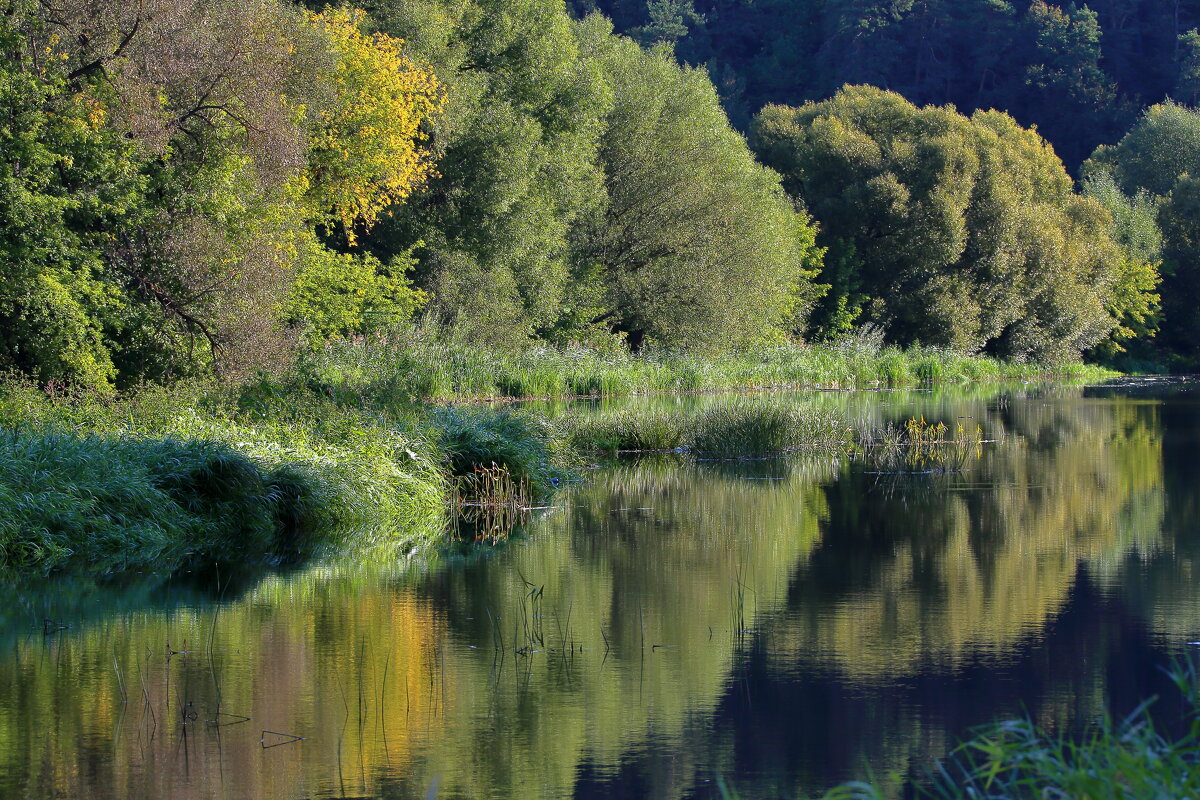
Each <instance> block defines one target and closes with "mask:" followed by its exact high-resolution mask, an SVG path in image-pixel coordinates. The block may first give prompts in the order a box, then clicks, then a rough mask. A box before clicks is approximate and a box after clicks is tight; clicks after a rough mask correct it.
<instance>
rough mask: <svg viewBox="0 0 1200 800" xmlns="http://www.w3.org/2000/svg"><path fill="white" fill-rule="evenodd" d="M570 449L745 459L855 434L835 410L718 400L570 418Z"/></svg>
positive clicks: (839, 441) (846, 440)
mask: <svg viewBox="0 0 1200 800" xmlns="http://www.w3.org/2000/svg"><path fill="white" fill-rule="evenodd" d="M567 426H568V428H569V436H570V440H571V442H572V443H573V446H574V447H576V448H578V449H580V450H582V451H585V452H597V451H598V452H609V453H611V452H646V451H667V450H676V451H685V452H687V453H690V454H691V455H694V456H696V457H699V458H718V459H726V458H745V457H755V456H766V455H775V454H779V453H784V452H787V451H789V450H796V449H800V448H817V447H821V448H828V447H834V448H843V449H844V448H846V447H848V446H849V445H850V443H851V442H852V441H853V438H854V433H853V431H852V430H850V427H849V425H848V424H847V423H846V422H845V421H844V420H843V419H842V418H841V417H840V416H838V415H837V414H836V413H835V412H833V411H831V410H829V409H821V408H815V407H809V406H797V405H795V404H791V403H786V402H781V401H776V400H772V399H768V398H756V399H749V398H735V399H731V400H722V401H720V402H717V403H715V404H712V405H709V406H706V407H704V408H702V409H700V410H698V411H695V412H690V411H683V410H665V409H649V410H633V409H626V410H621V411H617V412H614V413H600V414H596V415H587V416H574V417H570V418H569V421H568V422H567Z"/></svg>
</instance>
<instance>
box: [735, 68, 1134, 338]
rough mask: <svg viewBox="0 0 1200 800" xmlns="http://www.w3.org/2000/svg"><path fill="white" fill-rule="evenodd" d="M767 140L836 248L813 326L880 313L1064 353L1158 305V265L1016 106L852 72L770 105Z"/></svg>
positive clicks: (932, 328)
mask: <svg viewBox="0 0 1200 800" xmlns="http://www.w3.org/2000/svg"><path fill="white" fill-rule="evenodd" d="M754 144H755V147H756V149H757V150H758V152H759V153H760V155H761V157H762V158H763V160H764V161H765V162H766V163H767V164H768V165H770V166H773V167H775V168H776V169H778V170H779V171H780V172H782V173H783V175H784V180H785V186H786V187H787V188H788V191H789V192H791V193H792V194H793V195H794V196H795V197H797V198H798V199H800V200H802V201H803V202H804V203H805V204H806V205H807V207H808V208H809V210H810V211H811V212H812V214H813V216H814V217H815V218H816V219H817V221H818V222H819V224H820V226H821V241H822V243H823V244H825V245H827V246H828V247H829V249H830V252H829V256H828V260H829V262H830V263H831V264H832V265H834V269H833V270H831V271H830V272H827V273H826V278H827V279H829V280H831V281H832V283H833V288H832V290H831V292H830V294H829V296H828V297H827V298H826V300H825V301H824V302H823V305H822V307H821V309H820V311H819V313H818V314H817V315H816V316H815V317H814V320H813V326H814V327H813V329H814V332H816V333H821V332H824V333H827V334H828V333H837V332H839V328H840V327H841V326H844V325H845V324H846V323H847V322H869V323H873V324H878V325H882V326H884V327H885V328H886V329H887V330H888V332H889V336H890V337H891V338H892V339H893V340H895V341H898V342H901V343H910V342H918V341H919V342H922V343H925V344H936V345H943V346H947V347H952V348H954V349H958V350H966V351H980V350H987V351H988V352H989V353H992V354H995V355H999V356H1002V357H1005V358H1014V359H1018V360H1026V359H1033V360H1041V361H1046V360H1051V361H1052V360H1062V359H1067V358H1072V357H1077V356H1078V355H1079V354H1080V353H1081V352H1083V351H1085V350H1087V349H1089V348H1091V347H1094V346H1096V345H1097V344H1099V343H1100V342H1102V341H1103V340H1105V338H1106V337H1108V336H1109V335H1110V334H1113V333H1114V331H1115V332H1117V334H1118V335H1121V334H1124V333H1125V331H1121V330H1119V329H1118V320H1120V319H1122V318H1124V317H1126V316H1128V317H1130V318H1133V319H1137V320H1142V319H1144V318H1145V317H1146V315H1147V314H1148V313H1149V312H1150V310H1151V309H1152V307H1153V303H1154V300H1155V298H1154V296H1153V289H1154V285H1155V282H1156V276H1155V273H1154V269H1153V266H1152V265H1149V264H1146V263H1145V262H1143V261H1139V260H1138V259H1137V258H1136V257H1134V256H1132V255H1131V254H1130V253H1129V252H1127V251H1125V250H1123V249H1122V247H1121V246H1120V244H1119V243H1118V242H1117V241H1116V240H1115V239H1114V238H1113V233H1112V228H1113V220H1112V216H1111V214H1110V212H1108V211H1107V210H1106V209H1105V208H1104V207H1103V206H1102V205H1101V204H1100V203H1099V202H1097V201H1096V200H1094V199H1091V198H1088V197H1083V196H1080V195H1078V194H1076V193H1075V192H1074V186H1073V182H1072V180H1071V178H1070V177H1069V176H1068V175H1067V173H1066V171H1065V170H1064V168H1063V166H1062V163H1061V162H1060V161H1059V159H1058V157H1057V156H1056V155H1055V154H1054V152H1053V150H1052V149H1051V148H1050V147H1049V145H1047V144H1046V142H1045V141H1044V140H1043V139H1042V138H1041V137H1040V136H1038V135H1037V134H1036V133H1035V132H1033V131H1030V130H1026V129H1024V128H1021V127H1020V126H1019V125H1018V124H1017V123H1016V122H1015V121H1014V120H1013V119H1012V118H1011V117H1009V116H1008V115H1006V114H1003V113H1000V112H995V111H990V112H976V113H975V114H974V115H972V116H971V117H965V116H963V115H961V114H959V113H958V112H957V111H955V110H954V109H953V108H951V107H933V106H929V107H925V108H918V107H917V106H915V105H913V104H911V103H909V102H908V101H907V100H905V99H904V98H902V97H900V96H899V95H897V94H894V93H891V92H886V91H883V90H879V89H874V88H871V87H863V86H857V87H846V88H844V89H843V90H841V91H840V92H838V93H837V94H836V95H835V96H834V97H833V98H832V99H830V100H828V101H825V102H822V103H808V104H806V105H804V106H802V107H800V108H789V107H786V106H768V107H767V108H765V109H764V110H763V111H762V113H761V114H760V115H759V117H758V118H757V120H756V122H755V127H754Z"/></svg>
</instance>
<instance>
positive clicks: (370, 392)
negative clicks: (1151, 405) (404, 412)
mask: <svg viewBox="0 0 1200 800" xmlns="http://www.w3.org/2000/svg"><path fill="white" fill-rule="evenodd" d="M303 371H304V373H305V375H306V376H307V379H308V380H310V381H312V382H314V383H316V384H319V385H320V386H322V387H323V388H324V390H325V391H327V392H328V393H330V394H332V395H339V394H349V395H353V396H368V397H371V398H373V399H374V401H375V402H391V403H396V402H408V401H413V400H434V401H437V400H467V399H474V400H479V399H491V398H506V397H507V398H531V397H559V396H567V395H571V396H605V397H615V396H623V395H631V394H648V393H660V392H705V391H721V390H729V389H743V390H744V389H784V388H836V389H869V388H896V387H906V386H919V385H923V384H931V383H938V384H957V383H965V382H970V381H980V380H1021V379H1026V380H1027V379H1033V378H1044V377H1050V376H1053V377H1070V378H1101V377H1105V376H1108V375H1111V374H1112V373H1109V372H1107V371H1105V370H1102V369H1100V368H1098V367H1093V366H1088V365H1084V364H1077V363H1064V364H1056V365H1037V364H1011V363H1006V362H1000V361H996V360H994V359H989V358H984V357H978V356H964V355H960V354H956V353H954V352H951V351H948V350H941V349H935V348H919V347H918V348H910V349H899V348H895V347H890V346H883V345H881V344H878V343H873V342H865V343H864V342H859V341H857V340H850V341H847V342H842V343H839V344H823V345H801V344H784V345H777V346H771V347H761V348H758V349H755V350H742V351H738V352H734V353H729V354H725V355H720V356H700V355H695V354H689V353H683V352H648V353H645V354H642V355H636V356H635V355H631V354H628V353H621V352H618V353H609V352H599V351H595V350H590V349H587V348H583V347H572V348H554V347H549V346H544V345H540V346H535V347H531V348H530V349H528V350H524V351H521V352H502V351H491V350H487V349H484V348H480V347H477V346H474V345H469V344H464V343H457V342H450V341H445V340H442V339H439V338H437V337H435V336H434V335H433V334H430V333H427V332H422V331H420V330H418V331H415V332H406V333H404V334H403V335H399V334H397V335H395V336H394V337H393V338H391V339H378V340H373V341H367V340H356V341H340V342H334V343H331V344H330V345H329V346H328V347H327V348H326V349H325V350H324V351H323V352H321V353H319V354H316V355H313V356H311V357H310V358H309V359H308V360H307V361H306V363H305V364H304V365H303Z"/></svg>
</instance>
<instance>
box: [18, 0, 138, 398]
mask: <svg viewBox="0 0 1200 800" xmlns="http://www.w3.org/2000/svg"><path fill="white" fill-rule="evenodd" d="M19 10H20V11H28V9H25V8H21V9H19ZM21 22H27V18H26V20H22V18H21V17H20V16H16V15H4V16H0V55H2V56H3V58H0V272H2V274H3V276H4V280H3V282H2V283H0V365H3V366H5V367H8V368H12V367H16V368H18V369H21V370H23V371H25V372H26V373H28V374H30V375H33V376H35V377H36V378H37V379H38V380H40V381H43V382H50V381H58V382H66V383H71V384H74V385H77V386H81V387H97V388H100V387H106V386H108V385H109V384H110V382H111V381H112V380H113V379H114V378H115V377H116V365H115V364H114V363H113V356H112V353H111V351H110V348H109V346H108V339H109V338H110V337H111V336H112V335H113V334H114V333H116V330H115V328H117V327H119V322H118V320H120V319H121V318H122V316H123V315H124V311H125V308H126V307H127V304H128V302H129V298H128V297H127V296H126V294H125V292H124V291H123V289H122V287H121V286H120V285H119V284H115V283H114V282H113V281H111V280H110V279H108V278H109V276H107V275H106V273H105V269H104V258H103V254H104V251H105V249H106V247H107V246H108V234H107V233H106V230H110V229H112V228H114V227H119V226H121V225H124V224H127V220H133V221H134V222H136V220H137V219H138V218H139V216H140V214H141V211H142V191H143V189H144V181H143V180H142V178H141V176H140V175H139V174H138V171H137V161H136V158H135V153H134V152H133V148H132V147H131V145H130V144H129V143H128V142H126V141H125V140H123V139H122V138H121V137H119V136H117V135H115V134H114V132H112V131H111V130H109V129H108V128H107V127H106V126H105V124H104V123H105V114H104V111H103V108H102V106H101V105H100V103H99V102H98V101H97V100H96V99H95V97H94V96H92V95H90V94H84V93H79V92H74V91H71V90H70V87H69V85H68V80H67V74H68V70H67V69H66V67H65V65H64V64H63V59H61V58H58V57H57V54H55V53H53V52H51V53H45V52H42V53H40V54H35V53H34V52H32V51H31V50H30V48H29V47H28V46H27V39H26V37H25V35H23V32H22V31H21V30H19V29H18V25H19V24H20V23H21ZM27 24H28V23H27Z"/></svg>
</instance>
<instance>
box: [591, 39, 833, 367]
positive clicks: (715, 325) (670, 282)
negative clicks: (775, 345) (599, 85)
mask: <svg viewBox="0 0 1200 800" xmlns="http://www.w3.org/2000/svg"><path fill="white" fill-rule="evenodd" d="M579 36H580V39H581V41H582V42H583V47H584V49H585V51H586V52H587V53H588V54H589V56H590V57H591V58H593V59H595V60H596V61H597V62H598V63H599V64H601V65H602V68H603V71H604V75H605V76H606V78H607V81H608V82H609V85H610V86H611V90H612V95H613V106H612V109H611V111H609V113H608V114H607V116H606V118H605V121H604V122H605V125H604V133H603V136H602V138H601V145H600V160H601V164H602V166H603V172H604V180H605V189H606V200H607V202H606V204H605V206H604V208H603V210H602V211H601V212H599V213H597V214H596V215H595V216H594V217H593V218H591V219H590V220H589V223H588V225H587V226H586V229H585V244H584V247H583V249H582V253H581V259H580V263H581V266H582V267H584V268H588V267H591V266H592V265H595V266H596V267H597V268H598V269H599V271H600V274H601V275H602V282H603V285H604V290H605V295H606V299H605V306H606V311H605V313H604V315H603V316H604V317H605V318H606V319H607V321H608V322H609V323H610V324H611V325H612V326H613V327H614V328H615V329H616V330H618V331H620V332H622V333H625V334H627V335H628V337H629V339H630V341H631V343H632V344H634V345H635V346H637V345H640V344H641V343H642V342H643V341H645V340H652V341H655V342H658V343H661V344H664V345H668V346H674V347H693V348H701V349H716V348H719V347H728V346H729V345H731V344H737V343H739V342H744V341H747V340H751V339H753V338H755V337H756V336H764V335H771V332H772V331H775V330H778V328H779V327H780V326H781V325H784V326H799V327H803V325H804V322H805V320H806V318H807V315H808V310H809V308H810V307H811V304H812V302H813V301H814V300H815V297H816V296H817V294H818V291H817V289H816V288H815V287H814V286H813V284H812V277H813V275H814V274H815V272H816V268H817V267H818V265H819V263H820V251H819V250H818V249H817V248H816V246H815V242H814V238H815V234H814V231H813V229H812V227H811V226H810V225H809V224H808V220H807V217H806V216H805V215H804V214H802V213H797V210H796V208H795V207H794V205H793V203H792V201H791V200H790V199H789V198H788V197H787V195H786V194H785V193H784V191H783V190H782V188H781V186H780V179H779V176H778V175H777V174H775V173H774V172H772V171H771V170H768V169H765V168H764V167H762V166H760V165H758V164H757V163H755V161H754V158H753V155H752V154H751V153H750V151H749V149H748V147H747V146H746V142H745V140H744V139H743V138H742V136H741V135H739V134H738V133H737V132H735V131H734V130H733V129H732V128H731V127H730V126H729V122H728V120H727V118H726V116H725V113H724V111H723V110H722V108H721V105H720V101H719V100H718V98H717V95H716V91H715V90H714V88H713V85H712V82H711V81H710V80H709V78H708V75H707V73H705V72H704V71H702V70H696V69H689V68H686V67H681V66H680V65H679V64H678V62H676V61H675V59H674V57H673V54H672V52H671V50H670V49H669V48H667V47H658V48H655V49H653V50H650V51H645V50H643V49H641V48H640V47H638V46H637V44H636V43H635V42H633V41H630V40H628V39H624V38H621V37H615V36H613V35H612V27H611V24H610V23H608V22H607V20H605V19H603V18H602V17H600V16H598V15H596V16H592V17H589V18H588V19H586V20H584V21H583V22H582V23H580V26H579Z"/></svg>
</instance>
